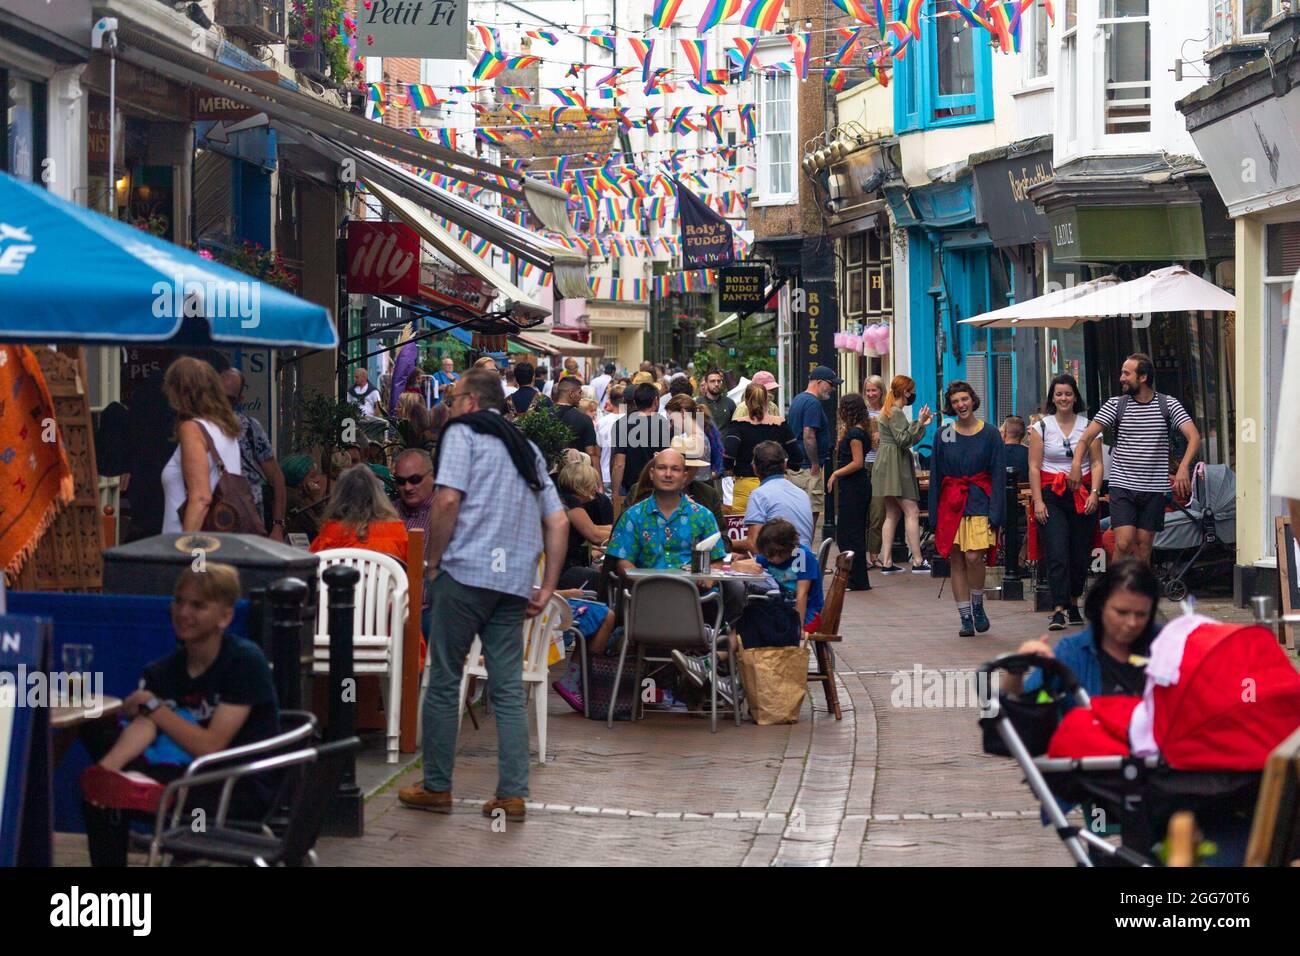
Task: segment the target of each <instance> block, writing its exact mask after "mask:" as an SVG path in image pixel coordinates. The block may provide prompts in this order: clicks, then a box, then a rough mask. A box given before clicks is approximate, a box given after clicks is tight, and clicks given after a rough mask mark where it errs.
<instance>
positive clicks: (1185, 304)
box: [964, 266, 1237, 329]
mask: <svg viewBox="0 0 1300 956" xmlns="http://www.w3.org/2000/svg"><path fill="white" fill-rule="evenodd" d="M1108 278H1111V279H1112V281H1110V282H1109V283H1104V282H1103V280H1095V281H1096V282H1103V284H1101V285H1099V286H1095V287H1093V288H1092V289H1087V290H1086V291H1085V292H1084V294H1082V295H1074V296H1071V297H1068V298H1064V299H1057V300H1056V301H1055V302H1050V303H1049V302H1047V301H1046V300H1047V299H1048V298H1049V296H1040V297H1039V298H1037V299H1031V300H1029V301H1028V302H1026V303H1024V306H1025V309H1024V311H1023V312H1022V314H1021V315H1020V316H1019V317H1018V318H1016V319H1014V320H1012V321H1010V322H1006V321H1001V320H998V319H996V318H995V319H993V320H992V321H988V319H989V317H990V316H992V315H994V314H995V313H986V314H985V315H983V316H975V317H974V318H973V319H967V320H964V321H968V322H972V323H975V324H979V325H985V326H988V325H992V326H1025V327H1030V328H1057V329H1068V328H1071V327H1073V326H1074V325H1077V324H1078V323H1080V322H1088V321H1092V320H1096V319H1106V318H1115V317H1120V316H1146V315H1153V314H1155V313H1157V312H1231V311H1233V310H1234V309H1236V307H1237V303H1236V299H1235V298H1234V297H1233V295H1232V294H1231V293H1230V292H1225V291H1224V290H1223V289H1220V288H1219V287H1218V286H1217V285H1215V284H1214V283H1212V282H1206V281H1205V280H1204V279H1202V278H1201V277H1200V276H1198V275H1196V274H1194V273H1192V272H1188V271H1187V270H1186V269H1184V268H1183V267H1182V266H1168V267H1166V268H1164V269H1156V270H1155V271H1154V272H1151V273H1148V274H1147V275H1144V276H1141V277H1140V278H1137V279H1131V280H1130V281H1128V282H1118V281H1114V279H1113V277H1108ZM1089 285H1091V283H1084V284H1083V285H1080V286H1075V287H1074V288H1075V290H1076V291H1077V290H1079V289H1085V287H1086V286H1089ZM1063 291H1064V290H1063ZM1053 294H1054V295H1059V293H1053ZM1012 308H1015V307H1014V306H1013V307H1012ZM980 320H985V321H980Z"/></svg>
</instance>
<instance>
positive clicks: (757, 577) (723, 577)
mask: <svg viewBox="0 0 1300 956" xmlns="http://www.w3.org/2000/svg"><path fill="white" fill-rule="evenodd" d="M622 574H623V576H624V577H626V578H629V579H632V580H635V579H636V578H648V577H652V576H654V575H668V576H669V577H674V578H685V579H686V580H687V581H695V582H696V583H701V584H711V583H714V582H717V581H762V580H763V579H764V578H766V577H767V575H766V574H765V573H763V572H761V571H760V572H759V573H757V574H755V573H752V572H746V571H732V570H730V569H727V570H723V571H717V570H709V571H704V572H701V571H689V570H687V569H685V568H629V569H628V570H626V571H623V572H622Z"/></svg>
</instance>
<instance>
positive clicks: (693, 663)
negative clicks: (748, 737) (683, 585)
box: [672, 518, 825, 704]
mask: <svg viewBox="0 0 1300 956" xmlns="http://www.w3.org/2000/svg"><path fill="white" fill-rule="evenodd" d="M756 546H757V549H758V553H757V555H756V557H755V559H754V560H753V561H749V560H739V561H733V562H732V565H731V566H732V569H733V570H735V571H739V572H743V573H746V574H759V573H763V574H765V578H764V580H762V581H759V582H750V583H748V584H747V587H746V590H747V591H748V593H749V594H750V595H754V596H757V595H765V596H766V595H770V594H771V593H772V592H773V591H776V592H778V595H779V597H778V599H777V600H771V599H768V600H750V601H747V602H746V604H745V609H744V612H743V613H742V614H741V615H740V618H739V619H738V620H737V621H736V623H735V625H734V627H733V629H732V635H731V637H730V640H729V649H728V650H726V651H719V652H718V673H719V677H718V694H719V696H720V697H721V698H722V699H723V700H724V701H725V702H726V703H728V704H730V703H731V701H732V699H733V696H732V694H733V688H732V684H731V678H730V676H726V677H724V676H722V675H723V674H724V673H729V671H730V665H729V664H728V658H729V657H730V652H731V651H734V650H735V649H736V643H735V642H736V637H737V636H739V637H740V639H741V640H742V641H743V642H744V645H745V647H748V648H754V647H793V646H795V645H797V644H798V643H799V641H800V639H801V634H800V631H801V630H803V631H806V632H808V633H815V632H816V630H817V624H818V622H819V619H820V616H821V610H822V606H823V604H824V603H825V601H824V598H823V594H822V574H821V568H820V567H819V566H818V564H817V556H816V555H815V554H813V553H812V551H810V550H809V549H808V548H807V547H806V546H805V545H803V544H800V543H799V532H798V531H797V530H796V529H795V526H794V525H793V524H791V523H790V522H789V521H786V520H785V519H784V518H776V519H774V520H772V521H769V522H768V523H767V524H765V525H763V529H762V530H761V531H759V533H758V541H757V542H756ZM801 625H802V627H801ZM672 657H673V661H674V662H675V663H676V664H677V669H678V670H680V671H681V672H682V674H683V675H684V676H685V677H687V678H688V679H690V680H691V682H692V683H694V684H696V685H697V686H699V687H703V686H704V685H705V684H706V682H707V681H708V680H709V661H708V657H707V656H704V655H700V656H698V657H691V656H688V655H686V654H683V653H682V652H681V651H673V652H672ZM724 665H726V666H724Z"/></svg>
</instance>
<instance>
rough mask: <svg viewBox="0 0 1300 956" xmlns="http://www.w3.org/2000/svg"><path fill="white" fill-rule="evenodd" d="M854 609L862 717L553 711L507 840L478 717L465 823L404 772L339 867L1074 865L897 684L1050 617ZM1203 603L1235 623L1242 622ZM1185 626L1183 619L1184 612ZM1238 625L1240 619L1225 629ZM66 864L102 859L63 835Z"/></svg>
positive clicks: (555, 702) (1022, 610) (852, 685)
mask: <svg viewBox="0 0 1300 956" xmlns="http://www.w3.org/2000/svg"><path fill="white" fill-rule="evenodd" d="M872 578H873V584H874V585H875V589H874V590H872V591H870V592H866V593H852V594H849V595H847V596H846V600H845V608H844V626H843V628H842V631H843V634H844V642H843V643H842V644H840V645H838V646H837V648H836V654H837V661H838V668H839V677H840V691H841V693H840V697H841V703H842V707H843V711H844V720H842V721H839V722H837V721H835V720H833V719H832V718H830V716H829V715H828V714H827V713H826V709H825V699H824V697H823V696H822V693H821V690H820V688H817V687H813V688H812V689H811V693H810V698H809V703H806V704H805V707H804V712H803V716H802V719H801V720H800V722H799V723H798V724H794V725H789V726H777V727H758V726H756V725H754V724H750V723H745V724H743V725H742V726H741V727H736V726H735V725H734V724H733V723H732V722H731V720H730V718H726V719H720V720H719V723H718V732H717V733H716V734H710V733H709V725H708V721H707V719H701V718H694V717H687V716H681V715H665V714H659V715H654V714H652V715H651V716H650V717H649V718H648V719H646V720H644V721H641V722H638V723H637V724H635V725H632V724H628V723H626V722H616V723H615V725H614V728H613V729H612V730H608V729H606V727H605V724H604V723H603V722H598V721H588V720H585V719H584V718H583V717H582V716H581V715H579V714H575V713H573V712H572V711H571V710H570V709H569V708H568V707H567V706H566V705H565V704H564V703H563V702H562V701H561V700H560V699H559V698H558V697H557V696H556V695H555V694H553V693H552V694H550V695H549V704H550V721H549V735H550V740H549V745H550V750H549V753H548V761H547V763H546V764H545V765H541V764H538V763H536V762H534V763H533V767H532V779H531V786H532V802H531V803H530V804H529V815H528V819H527V820H526V821H524V822H523V823H507V825H506V828H505V830H504V831H503V832H497V831H494V830H493V828H492V821H490V820H488V819H487V818H485V817H483V816H482V815H481V813H480V812H479V806H480V804H481V803H482V801H483V800H485V799H487V798H488V797H489V796H491V794H492V792H493V787H494V785H495V782H496V732H495V727H494V726H493V722H492V720H491V719H490V718H488V719H486V720H481V721H480V724H481V726H480V728H479V729H478V730H475V729H474V727H473V725H472V724H471V723H470V722H469V721H466V722H465V723H464V725H463V728H462V731H463V737H462V744H461V748H460V753H459V757H458V760H457V766H456V782H455V792H456V799H457V805H456V809H455V812H454V813H452V814H451V815H450V816H437V815H434V814H429V813H423V812H419V811H413V810H408V809H406V808H404V807H401V806H400V805H399V804H398V802H397V796H396V789H397V787H398V786H401V785H405V784H408V783H411V782H414V781H415V780H417V779H419V771H418V768H412V769H408V770H406V771H404V772H402V773H400V774H399V775H398V776H397V777H396V779H395V780H394V781H393V782H392V783H391V785H389V786H388V787H386V788H384V789H381V790H380V791H378V792H377V793H375V794H374V795H373V796H372V797H371V799H370V800H369V801H368V803H367V806H366V833H365V836H364V837H362V838H361V839H357V840H348V839H338V838H325V839H322V840H321V841H320V844H319V846H318V852H319V855H320V858H321V862H322V863H324V864H326V865H335V866H389V865H404V866H439V865H457V864H459V865H466V864H470V865H473V864H497V865H516V866H518V865H530V864H548V865H570V864H571V865H605V866H621V865H634V866H668V865H714V866H826V865H833V866H937V865H959V866H1026V865H1028V866H1066V865H1069V858H1068V856H1067V855H1066V853H1065V851H1064V850H1063V848H1062V847H1061V845H1060V842H1059V840H1057V838H1056V836H1055V835H1054V834H1053V833H1051V831H1049V830H1047V829H1045V828H1043V827H1042V826H1041V825H1040V824H1039V822H1038V814H1037V808H1036V805H1035V802H1034V800H1033V797H1032V796H1031V794H1030V793H1029V791H1028V789H1027V788H1026V787H1025V785H1024V783H1023V782H1022V781H1021V778H1020V774H1019V772H1018V770H1017V768H1016V767H1015V764H1014V763H1013V762H1011V761H1010V760H1007V759H1003V758H995V757H987V756H985V755H984V754H982V753H981V752H980V741H979V733H978V729H977V727H976V723H975V720H976V712H975V710H974V708H973V707H967V708H960V709H959V708H946V709H944V708H925V707H896V706H893V701H892V700H891V697H892V694H893V689H894V687H893V683H892V681H891V678H892V677H893V676H894V675H895V674H896V673H897V672H899V671H911V670H912V669H913V668H914V667H915V666H916V665H918V664H919V665H920V666H921V667H922V668H924V669H928V670H940V671H953V670H959V671H964V670H970V669H973V668H974V667H976V666H978V665H979V664H980V663H982V662H983V661H985V660H987V659H989V658H990V657H993V656H996V655H997V654H999V653H1003V652H1005V651H1009V650H1014V649H1015V647H1016V646H1017V645H1018V644H1020V643H1021V642H1022V641H1023V640H1025V639H1027V638H1030V637H1036V636H1038V635H1039V634H1041V633H1042V631H1043V630H1044V628H1045V626H1046V617H1045V615H1041V614H1035V613H1033V611H1032V610H1031V608H1032V603H1031V602H1028V601H1025V602H1008V603H1002V602H997V601H990V602H988V604H987V608H988V612H989V617H990V618H991V619H992V621H993V629H992V631H991V632H990V633H988V634H986V635H982V636H979V637H976V638H959V637H957V634H956V632H957V616H956V611H955V609H954V607H953V603H952V600H951V597H950V595H949V593H948V591H947V589H946V587H945V589H944V593H943V595H942V597H940V596H939V581H937V580H935V579H932V578H929V577H921V576H917V575H910V574H909V575H897V576H893V577H888V578H885V577H881V576H880V575H878V574H876V575H873V576H872ZM1221 603H1222V602H1219V603H1215V604H1213V605H1207V604H1205V603H1202V605H1201V609H1202V610H1204V611H1206V612H1207V613H1211V614H1214V615H1216V616H1219V615H1222V616H1223V617H1224V618H1228V619H1239V618H1241V617H1243V612H1240V611H1235V610H1233V609H1230V608H1228V607H1227V606H1226V605H1224V606H1220V604H1221ZM1166 610H1167V611H1169V610H1172V609H1166ZM1224 612H1227V613H1224ZM57 860H58V862H59V863H61V864H78V863H80V864H83V865H84V862H85V851H84V839H83V838H80V837H71V836H64V835H61V836H60V838H59V840H58V842H57Z"/></svg>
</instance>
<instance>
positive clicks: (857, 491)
mask: <svg viewBox="0 0 1300 956" xmlns="http://www.w3.org/2000/svg"><path fill="white" fill-rule="evenodd" d="M836 480H837V484H836V486H835V487H836V489H837V491H838V494H839V502H838V504H837V505H836V507H837V509H838V513H837V514H836V515H835V543H836V544H837V545H838V546H839V549H840V550H841V551H852V552H853V567H852V569H851V570H850V572H849V582H848V586H849V587H850V588H852V589H853V590H855V591H865V590H867V589H868V588H870V587H871V582H870V580H869V579H868V578H867V524H868V523H869V521H870V515H871V482H870V481H868V480H867V475H866V472H865V471H862V472H858V473H857V474H854V475H849V476H848V477H847V478H845V479H836ZM821 570H822V573H823V574H825V573H826V569H825V568H822V569H821Z"/></svg>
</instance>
